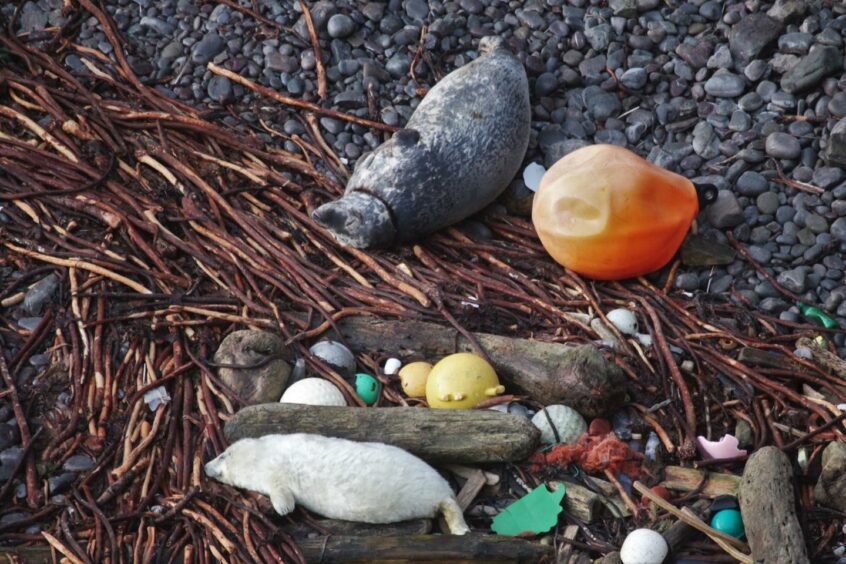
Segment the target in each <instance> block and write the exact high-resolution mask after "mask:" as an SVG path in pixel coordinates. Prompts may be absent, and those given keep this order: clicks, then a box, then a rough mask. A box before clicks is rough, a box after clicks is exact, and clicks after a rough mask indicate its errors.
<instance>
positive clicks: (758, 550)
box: [738, 446, 809, 564]
mask: <svg viewBox="0 0 846 564" xmlns="http://www.w3.org/2000/svg"><path fill="white" fill-rule="evenodd" d="M738 497H739V498H740V512H741V514H742V515H743V524H744V526H745V527H746V538H747V539H748V540H749V547H750V548H751V549H752V558H753V560H754V561H755V562H756V563H759V562H760V563H765V564H770V563H771V562H773V563H775V562H790V563H791V564H804V563H807V562H809V560H808V553H807V551H806V548H805V540H804V538H803V536H802V528H801V527H800V525H799V520H798V519H797V518H796V501H795V497H794V492H793V470H792V469H791V467H790V462H789V461H788V459H787V456H786V455H785V454H784V453H783V452H781V451H780V450H779V449H778V448H776V447H773V446H768V447H764V448H761V449H759V450H757V451H756V452H755V453H754V454H753V455H752V456H750V457H749V460H748V461H747V462H746V467H745V468H744V469H743V479H742V480H741V482H740V492H739V496H738Z"/></svg>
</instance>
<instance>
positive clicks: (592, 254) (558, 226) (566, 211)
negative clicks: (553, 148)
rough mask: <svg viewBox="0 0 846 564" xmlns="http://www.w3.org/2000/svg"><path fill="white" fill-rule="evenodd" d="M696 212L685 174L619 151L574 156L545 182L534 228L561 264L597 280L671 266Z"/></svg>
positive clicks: (601, 148) (597, 148)
mask: <svg viewBox="0 0 846 564" xmlns="http://www.w3.org/2000/svg"><path fill="white" fill-rule="evenodd" d="M698 211H699V203H698V201H697V195H696V189H695V188H694V186H693V183H692V182H691V181H690V180H688V179H687V178H685V177H683V176H679V175H678V174H675V173H673V172H670V171H668V170H664V169H663V168H661V167H659V166H656V165H654V164H652V163H650V162H649V161H647V160H645V159H643V158H641V157H639V156H638V155H636V154H634V153H632V152H631V151H628V150H626V149H623V148H621V147H617V146H615V145H593V146H590V147H584V148H582V149H578V150H576V151H573V152H572V153H570V154H569V155H567V156H565V157H563V158H562V159H560V160H559V161H558V162H556V163H555V164H554V165H553V166H552V168H550V169H549V170H548V171H547V172H546V174H544V176H543V179H541V183H540V186H539V187H538V191H537V193H536V194H535V199H534V204H533V205H532V222H533V223H534V225H535V229H536V230H537V232H538V236H539V237H540V240H541V243H543V246H544V248H545V249H546V251H547V252H548V253H549V254H550V255H552V258H554V259H555V260H556V261H557V262H558V263H560V264H561V265H562V266H564V267H566V268H569V269H570V270H573V271H574V272H577V273H579V274H582V275H584V276H588V277H590V278H596V279H598V280H620V279H623V278H631V277H634V276H641V275H643V274H647V273H649V272H653V271H655V270H658V269H659V268H661V267H662V266H664V265H665V264H667V263H668V262H669V261H670V259H671V258H673V255H674V254H675V253H676V251H677V250H678V248H679V246H680V245H681V243H682V241H683V240H684V237H685V235H686V234H687V231H688V229H690V224H691V222H692V221H693V218H694V217H696V214H697V212H698Z"/></svg>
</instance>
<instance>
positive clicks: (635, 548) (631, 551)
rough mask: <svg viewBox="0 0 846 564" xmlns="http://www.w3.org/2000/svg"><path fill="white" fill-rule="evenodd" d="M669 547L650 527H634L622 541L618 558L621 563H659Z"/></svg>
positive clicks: (665, 555)
mask: <svg viewBox="0 0 846 564" xmlns="http://www.w3.org/2000/svg"><path fill="white" fill-rule="evenodd" d="M667 552H669V547H667V541H665V540H664V537H662V536H661V534H660V533H657V532H655V531H653V530H652V529H635V530H634V531H632V532H631V533H629V535H628V536H627V537H626V540H625V541H623V547H622V548H621V549H620V560H622V561H623V564H661V562H663V561H664V559H665V558H666V557H667Z"/></svg>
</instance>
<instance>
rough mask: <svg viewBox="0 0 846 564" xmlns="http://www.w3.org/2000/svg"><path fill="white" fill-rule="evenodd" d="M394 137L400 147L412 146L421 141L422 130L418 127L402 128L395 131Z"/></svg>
mask: <svg viewBox="0 0 846 564" xmlns="http://www.w3.org/2000/svg"><path fill="white" fill-rule="evenodd" d="M394 139H396V142H397V144H398V145H399V146H400V147H411V146H412V145H415V144H417V142H418V141H420V132H419V131H417V130H416V129H400V130H399V131H397V132H396V133H394Z"/></svg>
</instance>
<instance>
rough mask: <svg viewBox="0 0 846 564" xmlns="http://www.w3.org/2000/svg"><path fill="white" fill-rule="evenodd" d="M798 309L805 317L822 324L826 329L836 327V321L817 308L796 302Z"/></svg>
mask: <svg viewBox="0 0 846 564" xmlns="http://www.w3.org/2000/svg"><path fill="white" fill-rule="evenodd" d="M797 305H798V307H799V311H800V312H802V315H804V316H805V319H808V320H811V321H816V322H817V324H819V325H822V326H823V327H825V328H826V329H837V322H836V321H835V320H833V319H832V318H830V317H829V316H827V315H826V314H824V313H823V312H822V311H820V310H819V309H818V308H815V307H813V306H809V305H806V304H802V303H800V304H797Z"/></svg>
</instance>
